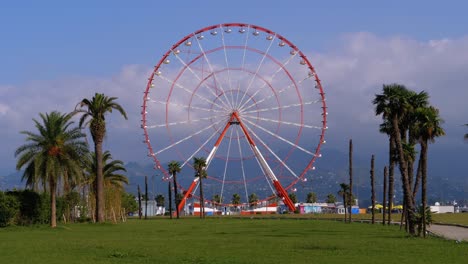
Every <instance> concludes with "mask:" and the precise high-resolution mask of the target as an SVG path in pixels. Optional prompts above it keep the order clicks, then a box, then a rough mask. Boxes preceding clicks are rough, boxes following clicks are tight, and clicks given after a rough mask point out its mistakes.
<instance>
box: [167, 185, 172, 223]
mask: <svg viewBox="0 0 468 264" xmlns="http://www.w3.org/2000/svg"><path fill="white" fill-rule="evenodd" d="M171 189H172V188H171V181H168V182H167V195H168V196H169V218H170V219H172V190H171Z"/></svg>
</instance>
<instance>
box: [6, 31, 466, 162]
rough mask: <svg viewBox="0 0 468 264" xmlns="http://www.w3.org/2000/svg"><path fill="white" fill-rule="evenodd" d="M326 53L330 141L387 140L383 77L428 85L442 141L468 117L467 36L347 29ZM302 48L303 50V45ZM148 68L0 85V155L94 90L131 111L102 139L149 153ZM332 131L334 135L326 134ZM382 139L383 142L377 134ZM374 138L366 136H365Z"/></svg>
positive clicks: (112, 120) (340, 144)
mask: <svg viewBox="0 0 468 264" xmlns="http://www.w3.org/2000/svg"><path fill="white" fill-rule="evenodd" d="M337 43H339V45H337V46H335V47H333V48H332V49H331V50H328V51H327V52H325V53H318V54H313V53H311V54H307V55H308V58H309V59H310V60H311V62H312V64H313V65H314V66H315V68H316V70H317V72H318V75H319V77H320V78H321V80H322V82H323V86H324V89H325V92H326V97H327V104H328V106H329V109H328V112H329V116H328V120H329V127H330V130H329V131H328V132H327V136H328V139H327V141H328V142H329V144H330V146H329V147H336V148H340V149H346V147H345V144H346V142H347V140H348V139H349V138H350V137H352V138H353V139H355V141H357V142H359V143H358V144H360V145H361V146H362V147H364V146H367V147H368V149H373V148H377V147H378V148H381V147H382V146H386V142H385V140H381V139H383V138H384V136H382V135H379V133H378V124H379V123H380V119H379V118H378V117H375V115H374V114H373V105H372V103H371V101H372V99H373V97H374V96H375V94H376V93H380V92H381V89H382V84H384V83H393V82H397V83H402V84H405V85H407V86H408V87H409V88H411V89H414V90H416V91H421V90H426V91H427V92H429V94H430V96H431V103H432V104H433V105H435V106H436V107H438V108H439V109H440V112H441V115H442V117H443V118H444V119H445V121H446V123H445V129H446V130H447V136H446V137H445V138H444V139H441V140H440V141H441V142H444V143H450V144H458V143H459V142H460V138H461V137H462V134H459V133H460V132H463V129H462V128H461V127H460V125H461V124H464V123H467V122H468V116H467V113H468V104H467V103H466V98H468V89H467V88H466V87H465V86H466V81H465V78H466V75H467V73H468V37H465V38H460V39H441V40H431V41H427V42H420V41H416V40H414V39H411V38H407V37H406V38H405V37H399V36H395V37H385V38H382V37H379V36H376V35H374V34H371V33H351V34H347V35H345V36H343V37H342V38H340V39H339V40H338V42H337ZM306 53H307V52H306ZM150 70H151V69H148V68H146V67H143V66H140V65H127V66H123V67H122V69H121V71H120V72H118V73H116V74H115V75H114V76H109V77H101V78H89V77H86V76H74V77H63V78H61V79H58V80H47V81H28V82H26V83H24V84H20V85H15V86H11V85H9V86H5V85H4V86H2V85H0V126H1V127H2V128H8V129H2V131H0V136H1V137H2V138H4V139H8V140H3V142H4V144H3V145H4V146H3V147H2V150H1V151H0V159H1V160H2V161H4V162H5V163H7V164H9V165H6V166H10V167H13V166H14V165H13V164H14V162H15V160H14V157H13V153H14V150H15V148H16V147H18V146H19V145H20V144H22V143H23V137H22V135H20V134H19V131H21V130H31V129H32V122H31V120H32V118H38V113H39V112H50V111H52V110H59V111H63V112H68V111H71V110H73V108H74V107H75V105H76V104H77V103H78V102H79V101H80V100H81V99H82V98H85V97H86V98H91V97H92V96H93V95H94V93H95V92H103V93H105V94H106V95H109V96H116V97H118V98H119V99H118V102H119V103H120V104H122V105H123V107H124V108H125V109H126V110H127V113H128V115H129V120H128V121H124V120H123V118H122V117H120V116H119V115H118V114H115V113H113V114H112V115H111V116H110V117H109V118H108V120H109V128H110V129H109V131H110V133H109V135H108V136H107V139H106V145H105V146H106V147H108V148H112V149H111V150H112V151H113V152H115V154H114V156H115V157H116V158H119V159H122V160H125V161H131V160H140V159H144V160H145V161H148V159H147V158H146V151H145V149H144V148H145V146H144V144H143V143H142V139H143V136H142V134H143V132H142V130H141V129H140V119H141V116H140V111H141V108H140V105H141V104H142V100H143V91H144V88H145V87H146V82H147V78H148V76H149V73H150ZM330 139H331V140H330ZM378 141H379V142H380V141H381V142H382V143H381V145H379V144H376V142H378ZM369 142H371V143H369Z"/></svg>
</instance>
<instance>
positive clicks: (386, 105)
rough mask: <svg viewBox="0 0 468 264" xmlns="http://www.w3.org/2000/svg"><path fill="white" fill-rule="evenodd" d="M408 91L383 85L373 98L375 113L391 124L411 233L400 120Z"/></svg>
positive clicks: (411, 206) (411, 215)
mask: <svg viewBox="0 0 468 264" xmlns="http://www.w3.org/2000/svg"><path fill="white" fill-rule="evenodd" d="M408 97H409V92H408V89H406V87H405V86H403V85H399V84H391V85H385V84H384V85H383V93H382V94H380V95H379V94H378V95H376V97H375V99H374V100H373V104H374V105H375V106H376V107H375V113H376V115H381V114H382V117H383V119H384V120H386V121H389V122H390V123H391V125H392V135H393V139H394V141H395V146H396V152H397V154H398V155H397V156H398V163H399V168H400V174H401V179H402V185H403V194H404V201H405V208H406V210H408V211H407V212H408V223H409V228H408V231H409V233H410V234H411V235H415V234H416V230H415V226H414V224H415V218H416V215H415V213H416V212H415V207H414V203H413V199H412V192H411V186H410V185H409V179H408V163H407V161H406V160H405V156H404V151H403V141H402V128H401V127H400V122H401V120H403V119H404V118H405V116H406V114H407V112H408V109H409V108H410V107H409V104H408Z"/></svg>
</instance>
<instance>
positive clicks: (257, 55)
mask: <svg viewBox="0 0 468 264" xmlns="http://www.w3.org/2000/svg"><path fill="white" fill-rule="evenodd" d="M142 128H143V130H144V137H145V138H144V142H145V143H146V144H147V147H148V156H149V157H150V158H152V159H153V160H154V162H155V168H156V169H158V170H160V171H161V172H162V173H163V175H164V179H169V177H170V175H169V174H168V172H167V170H166V168H165V167H164V164H166V163H167V162H169V161H171V160H176V161H179V163H180V164H181V167H182V172H181V173H180V174H179V176H178V180H179V183H180V184H179V188H182V190H184V198H183V199H182V201H181V203H180V204H179V208H178V210H181V209H182V208H183V207H184V204H185V203H186V200H187V199H188V198H189V197H191V196H192V195H193V196H195V197H196V194H195V190H196V188H197V186H198V184H199V181H198V178H196V177H194V170H193V168H192V164H191V162H192V160H193V158H194V157H205V158H206V164H207V166H206V168H205V169H206V171H207V174H208V177H207V179H206V180H203V188H204V191H205V195H204V196H205V197H207V198H208V200H210V197H214V196H217V197H218V199H219V200H218V201H217V202H218V203H222V204H230V203H231V202H232V201H231V198H230V197H231V196H232V195H238V196H241V197H242V199H241V202H242V203H248V197H249V196H251V195H253V194H255V195H258V196H259V198H260V199H259V201H261V200H268V199H272V198H275V197H279V198H281V199H282V201H283V202H284V204H285V205H286V206H287V207H288V209H289V210H291V211H293V210H294V209H295V207H294V204H293V203H292V201H291V199H290V198H289V196H288V191H294V190H295V188H294V185H296V184H297V183H298V182H304V181H307V175H310V173H309V172H310V171H311V170H314V169H315V167H314V166H313V164H314V162H315V160H316V159H317V158H318V157H320V156H321V154H320V148H321V145H322V144H323V143H325V139H324V134H325V130H326V129H327V128H328V127H327V106H326V101H325V93H324V91H323V88H322V85H321V82H320V79H319V78H318V76H317V73H316V71H315V69H314V67H313V66H312V64H311V63H310V61H309V60H308V59H307V57H306V56H305V55H304V53H303V52H301V50H299V49H298V48H297V47H296V46H295V45H294V44H293V43H292V42H291V41H289V40H288V39H286V38H285V37H283V36H282V35H280V34H278V33H275V32H273V31H271V30H269V29H266V28H264V27H260V26H256V25H250V24H242V23H226V24H219V25H213V26H209V27H205V28H203V29H200V30H197V31H195V32H193V33H190V34H188V35H187V36H185V37H183V38H182V39H181V40H179V41H178V42H176V43H175V44H174V45H173V46H172V47H171V48H170V49H169V50H168V51H167V52H166V53H164V54H163V56H162V58H161V59H160V60H159V62H158V63H157V64H156V66H155V67H154V70H153V71H152V73H151V75H150V76H149V79H148V83H147V86H146V89H145V91H144V96H143V105H142ZM184 178H185V179H188V180H185V181H184ZM181 182H186V183H187V184H185V186H184V184H183V183H181ZM188 182H191V183H190V184H188Z"/></svg>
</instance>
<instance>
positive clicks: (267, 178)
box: [254, 155, 276, 196]
mask: <svg viewBox="0 0 468 264" xmlns="http://www.w3.org/2000/svg"><path fill="white" fill-rule="evenodd" d="M254 157H255V160H256V161H257V163H258V166H259V167H260V170H261V171H262V174H263V176H265V181H266V182H267V183H268V186H269V187H270V190H271V192H272V193H273V194H274V195H275V196H276V191H275V189H274V188H273V186H272V185H271V179H270V177H268V174H267V173H266V171H265V170H264V169H263V166H262V163H261V162H260V160H259V159H258V157H257V156H256V155H254Z"/></svg>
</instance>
